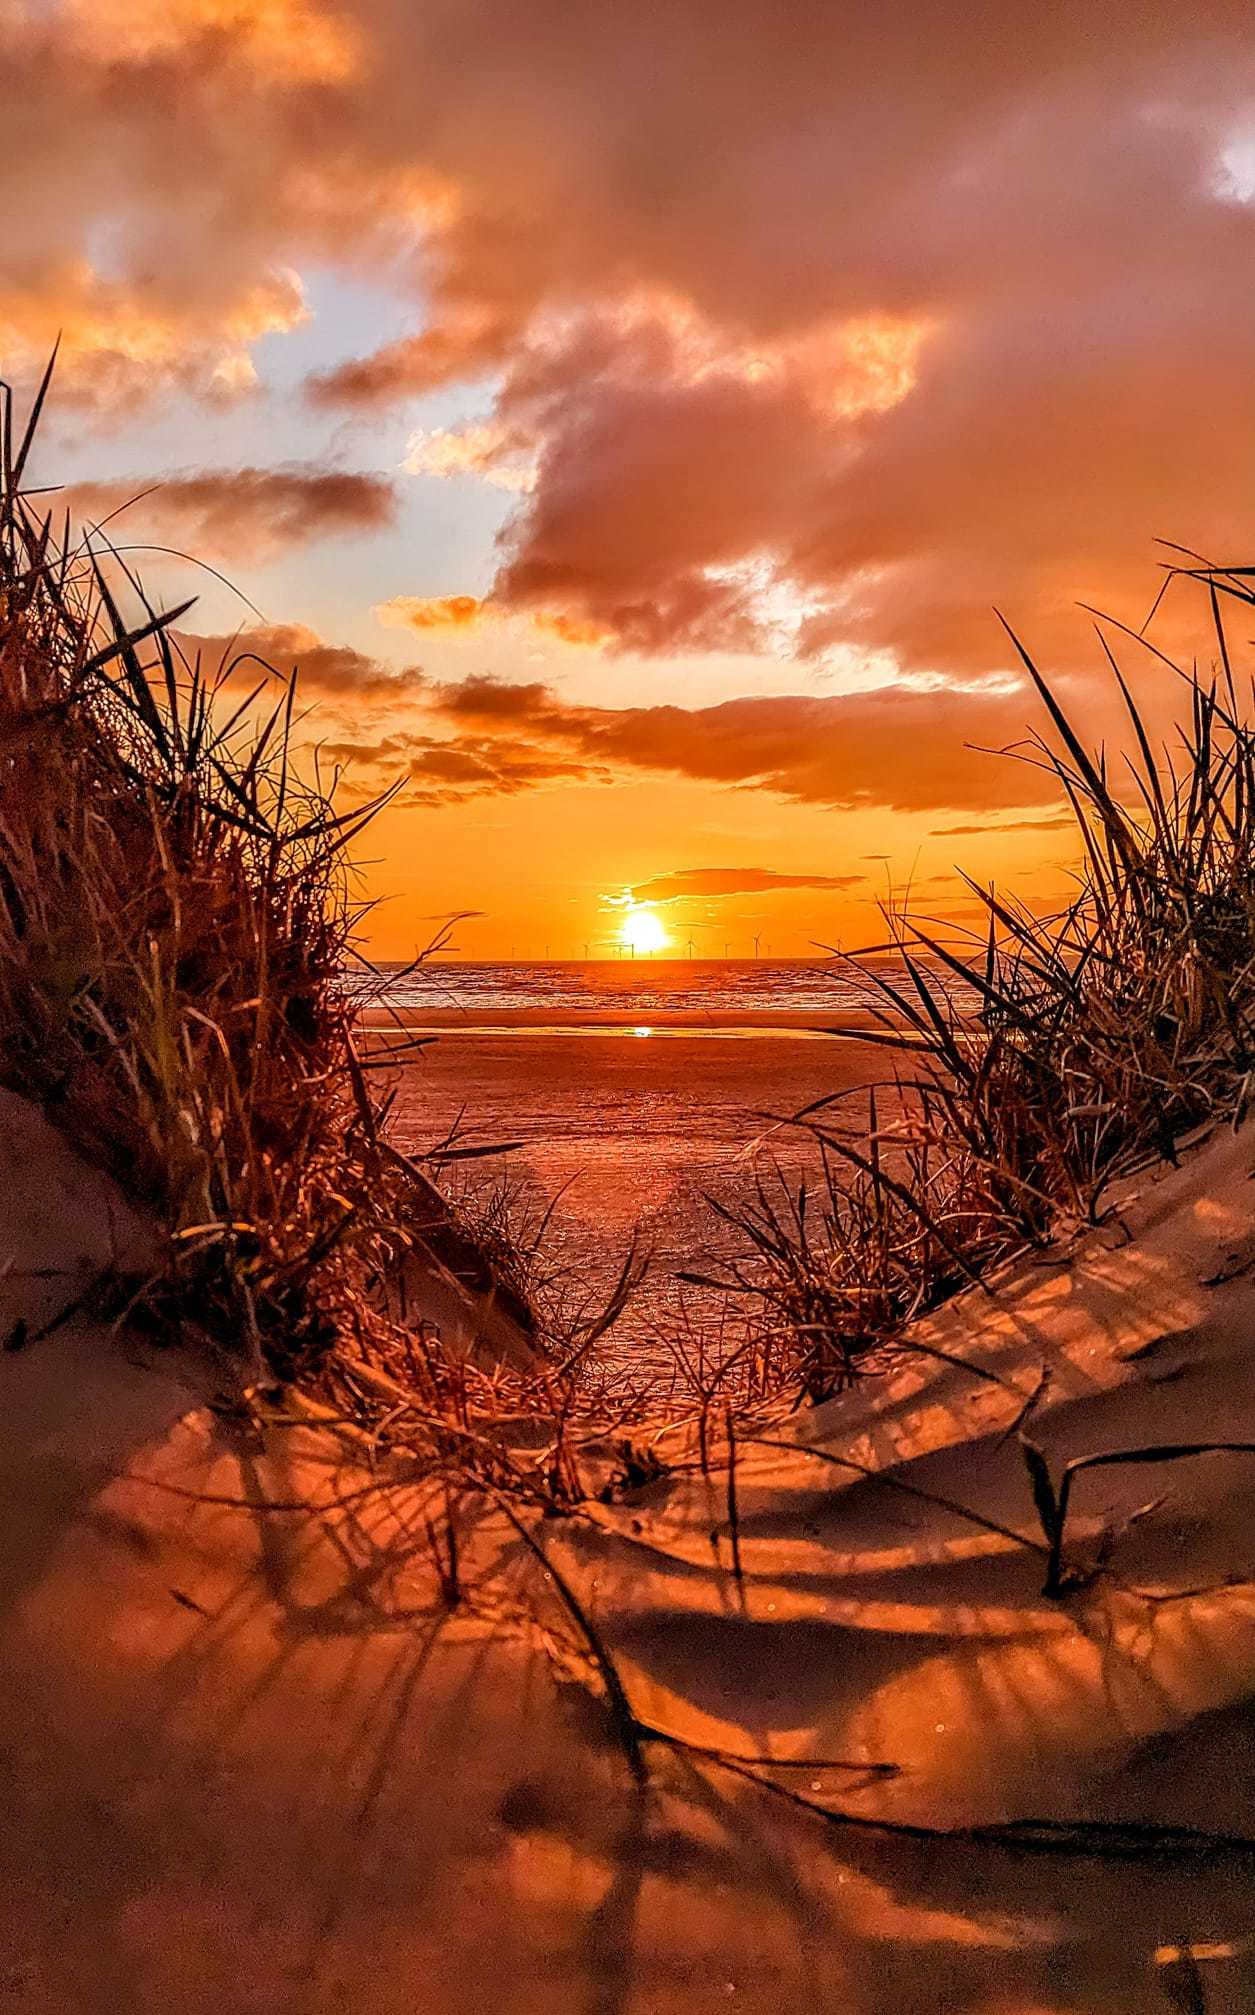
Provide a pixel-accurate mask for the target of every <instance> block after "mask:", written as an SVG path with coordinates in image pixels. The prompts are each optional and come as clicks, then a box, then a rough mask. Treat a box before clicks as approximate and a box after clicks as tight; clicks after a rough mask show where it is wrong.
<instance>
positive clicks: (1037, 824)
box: [932, 812, 1076, 839]
mask: <svg viewBox="0 0 1255 2015" xmlns="http://www.w3.org/2000/svg"><path fill="white" fill-rule="evenodd" d="M1075 830H1076V819H1075V817H1074V816H1073V814H1072V813H1071V812H1056V813H1052V814H1051V816H1050V817H1049V818H1044V819H1007V820H1001V819H999V820H997V821H995V820H993V819H991V818H990V819H978V820H977V821H975V823H973V824H970V825H959V826H934V827H933V831H932V837H933V838H934V839H952V838H956V837H957V836H958V835H959V834H960V833H962V834H964V835H968V834H972V833H981V834H984V835H987V836H989V837H990V838H994V837H996V836H997V835H998V834H999V833H1058V832H1068V831H1072V832H1075Z"/></svg>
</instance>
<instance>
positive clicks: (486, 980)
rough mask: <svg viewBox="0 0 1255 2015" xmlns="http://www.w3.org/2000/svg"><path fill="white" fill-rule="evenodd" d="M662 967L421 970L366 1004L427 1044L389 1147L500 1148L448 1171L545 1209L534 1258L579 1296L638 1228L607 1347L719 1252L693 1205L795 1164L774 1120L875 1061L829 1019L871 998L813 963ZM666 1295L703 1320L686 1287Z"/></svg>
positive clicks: (376, 1016)
mask: <svg viewBox="0 0 1255 2015" xmlns="http://www.w3.org/2000/svg"><path fill="white" fill-rule="evenodd" d="M680 971H681V981H680V985H679V986H678V988H677V989H676V991H674V992H672V991H667V992H666V993H665V994H664V990H663V985H662V984H660V981H663V978H664V976H663V975H662V974H660V973H659V972H658V971H657V969H655V968H654V967H652V965H648V966H647V965H644V964H643V963H636V964H632V963H629V962H615V963H613V964H610V963H608V962H607V963H606V964H603V965H591V966H588V967H573V968H553V967H550V968H539V969H537V968H527V967H498V968H491V969H484V968H476V969H471V970H470V971H469V972H467V971H465V970H461V969H456V968H455V969H452V970H451V969H450V968H447V967H444V968H433V969H431V972H430V975H424V977H423V985H422V992H421V995H420V996H419V997H418V998H415V997H414V995H415V992H416V989H415V988H414V986H413V981H412V980H411V981H410V982H408V983H407V984H406V986H405V987H404V988H397V989H396V992H397V993H398V994H399V995H402V996H403V997H402V998H400V999H398V1000H395V1001H393V1002H391V1003H390V1004H389V1005H388V1006H387V1007H381V1008H380V1009H377V1010H376V1011H375V1012H374V1013H373V1014H372V1015H371V1020H372V1021H373V1023H374V1024H375V1027H376V1030H377V1031H378V1032H379V1033H380V1035H381V1036H382V1033H383V1031H384V1030H385V1029H386V1028H387V1027H389V1026H391V1027H392V1028H393V1029H394V1030H395V1029H396V1026H397V1024H396V1020H395V1019H394V1017H395V1016H397V1015H399V1016H400V1017H401V1020H402V1023H403V1026H404V1028H405V1030H406V1031H407V1033H408V1034H410V1035H416V1034H418V1035H421V1034H428V1035H431V1036H432V1037H433V1038H434V1040H432V1041H431V1042H430V1044H429V1045H427V1046H426V1047H424V1048H423V1049H422V1050H421V1051H420V1052H419V1055H418V1057H417V1059H416V1060H415V1061H413V1062H410V1063H407V1064H406V1065H405V1066H404V1068H403V1069H402V1070H401V1071H400V1073H399V1082H398V1093H397V1101H396V1105H395V1108H394V1124H395V1128H396V1135H397V1139H398V1141H399V1143H400V1144H401V1145H403V1146H405V1147H406V1148H408V1149H409V1150H411V1151H423V1150H425V1149H428V1148H430V1147H431V1146H432V1144H433V1143H434V1142H437V1141H440V1140H441V1139H443V1138H444V1137H445V1136H446V1135H448V1134H449V1133H451V1132H452V1131H453V1130H454V1129H455V1128H459V1129H460V1130H459V1136H458V1137H459V1140H460V1141H461V1142H463V1143H464V1144H465V1145H468V1146H470V1145H472V1144H482V1145H485V1146H491V1145H494V1144H502V1143H506V1142H511V1143H516V1144H517V1145H515V1146H514V1147H513V1148H512V1151H511V1152H510V1153H509V1154H508V1155H505V1156H501V1157H493V1158H491V1159H487V1160H484V1161H482V1162H476V1161H473V1160H472V1161H467V1162H464V1163H460V1164H458V1165H457V1168H458V1177H459V1180H460V1181H462V1182H465V1183H468V1184H469V1185H471V1186H472V1188H474V1189H475V1190H476V1191H477V1192H478V1193H480V1194H482V1193H484V1192H485V1191H488V1190H491V1189H492V1188H493V1187H495V1186H499V1185H500V1184H501V1183H503V1182H504V1183H506V1184H508V1185H509V1186H510V1187H511V1188H512V1190H513V1191H514V1193H515V1194H516V1195H517V1197H518V1198H519V1201H520V1203H521V1204H522V1206H523V1208H524V1211H525V1213H526V1214H531V1215H532V1216H535V1215H537V1214H539V1213H541V1212H543V1211H545V1210H546V1209H548V1208H549V1207H550V1205H552V1207H553V1208H552V1215H551V1217H550V1220H549V1245H550V1251H551V1256H552V1258H553V1261H554V1263H556V1264H557V1265H559V1266H561V1267H563V1268H567V1269H569V1270H570V1271H571V1273H572V1275H573V1277H575V1278H578V1279H579V1281H580V1282H581V1283H582V1284H583V1287H584V1290H585V1291H592V1292H594V1293H595V1292H596V1291H598V1290H599V1289H602V1288H605V1289H607V1290H608V1288H609V1287H610V1285H612V1283H613V1280H614V1278H615V1276H616V1274H617V1272H618V1267H619V1264H620V1262H621V1260H622V1257H623V1255H624V1253H625V1252H626V1250H627V1248H628V1246H629V1244H630V1242H631V1240H632V1237H633V1235H634V1233H639V1235H640V1239H641V1242H642V1244H643V1246H644V1247H645V1248H646V1249H647V1250H648V1251H649V1252H650V1253H651V1255H652V1265H651V1271H650V1276H649V1279H648V1280H647V1282H646V1284H645V1287H644V1289H643V1290H642V1292H641V1294H640V1296H639V1297H638V1299H637V1301H636V1303H635V1304H634V1306H633V1307H632V1308H631V1309H630V1310H629V1311H628V1313H627V1315H626V1316H625V1317H624V1318H623V1319H622V1321H621V1322H620V1324H619V1325H617V1326H616V1329H615V1331H614V1332H613V1337H612V1339H608V1340H607V1348H610V1349H613V1351H614V1352H615V1353H616V1354H630V1355H631V1356H632V1357H633V1358H634V1359H635V1360H636V1361H637V1362H640V1361H641V1358H642V1354H643V1353H644V1354H646V1355H647V1354H648V1353H649V1352H650V1351H651V1350H652V1349H654V1348H655V1347H656V1346H655V1337H654V1332H655V1331H656V1329H657V1326H658V1323H659V1321H660V1320H662V1321H665V1320H666V1319H667V1316H668V1313H669V1311H673V1310H674V1307H675V1305H676V1302H677V1297H678V1295H679V1293H680V1289H679V1287H678V1285H677V1281H676V1275H677V1273H678V1272H679V1271H681V1270H682V1269H685V1268H691V1267H693V1266H694V1265H695V1264H700V1262H701V1261H702V1260H704V1259H707V1258H709V1256H710V1255H711V1254H714V1253H722V1254H727V1253H729V1252H731V1251H733V1250H735V1249H736V1247H737V1243H738V1241H737V1238H736V1234H735V1232H734V1231H733V1230H732V1229H731V1227H730V1226H729V1225H728V1224H727V1222H726V1220H723V1219H721V1218H720V1217H719V1215H718V1213H717V1212H716V1211H715V1210H714V1209H713V1208H712V1207H711V1203H710V1202H709V1201H708V1199H710V1198H714V1199H716V1200H717V1201H718V1202H719V1203H720V1204H722V1205H723V1206H725V1207H732V1206H734V1205H735V1204H736V1202H737V1200H738V1198H739V1197H742V1196H744V1195H745V1194H746V1193H747V1192H748V1191H749V1189H750V1188H751V1186H752V1184H753V1181H754V1179H755V1175H756V1174H761V1175H762V1176H763V1177H764V1178H765V1179H766V1180H768V1181H769V1182H772V1183H774V1182H775V1181H776V1171H777V1170H778V1171H779V1174H780V1176H782V1177H783V1178H784V1179H785V1181H787V1182H791V1183H796V1182H797V1181H798V1180H800V1179H801V1178H802V1177H803V1176H807V1175H813V1173H814V1171H815V1169H816V1165H817V1160H818V1157H817V1152H816V1149H815V1146H814V1143H813V1140H812V1139H811V1138H810V1136H809V1135H808V1134H807V1133H806V1132H805V1130H804V1129H800V1128H798V1127H796V1126H792V1125H790V1124H788V1122H789V1121H790V1120H791V1118H792V1117H793V1115H794V1114H796V1113H798V1112H800V1111H801V1110H802V1109H803V1108H805V1107H808V1106H811V1105H813V1104H814V1102H815V1101H816V1100H817V1099H823V1098H830V1097H832V1096H833V1095H835V1094H838V1093H855V1092H856V1091H857V1088H858V1087H859V1086H862V1085H864V1084H866V1083H868V1082H870V1081H873V1080H876V1079H881V1078H883V1077H885V1076H886V1075H887V1072H888V1067H889V1066H890V1065H891V1063H892V1058H891V1057H890V1056H889V1055H888V1054H887V1053H886V1052H885V1051H884V1050H883V1049H880V1048H874V1047H873V1046H872V1045H871V1044H869V1043H866V1042H860V1041H858V1040H857V1039H856V1037H855V1036H853V1035H850V1036H838V1035H834V1034H832V1033H830V1032H829V1030H830V1028H831V1027H833V1026H836V1025H837V1017H838V1016H840V1017H841V1019H842V1022H843V1023H844V1025H845V1026H848V1027H849V1028H851V1029H855V1028H857V1027H858V1026H859V1024H860V1023H863V1024H867V1023H868V1022H869V1021H870V1009H869V1006H868V1004H867V1003H866V1001H865V1000H864V999H862V998H859V997H856V996H854V995H853V994H852V993H851V991H850V990H849V988H848V987H847V986H846V985H845V984H844V983H837V984H834V983H833V981H832V979H831V977H830V976H829V975H828V974H826V973H824V972H823V970H822V969H821V970H820V971H819V972H818V973H815V974H812V973H811V972H810V970H809V969H807V968H799V967H797V966H787V967H786V966H776V965H775V964H774V963H773V962H769V961H763V962H762V963H761V964H760V966H759V967H758V969H757V970H756V969H755V967H754V965H753V964H750V963H749V962H746V963H745V964H744V965H738V966H733V967H725V966H723V964H722V962H720V964H719V965H718V966H715V965H713V964H712V966H710V967H708V968H706V969H704V970H703V969H701V968H698V969H696V978H695V979H693V980H691V981H689V983H688V984H687V986H686V985H685V983H684V976H683V969H680ZM674 973H675V969H674V968H673V969H671V970H670V971H669V972H668V973H667V975H666V980H668V981H670V982H671V983H672V984H674ZM664 984H665V982H664ZM529 995H530V998H529ZM405 996H408V997H405ZM451 996H452V998H451ZM664 999H665V1001H666V1002H668V1003H669V1004H667V1005H664V1004H663V1000H664ZM638 1017H640V1019H638ZM646 1017H647V1018H646ZM825 1017H826V1018H827V1026H825ZM851 1104H852V1107H853V1110H854V1112H856V1113H857V1112H858V1110H859V1102H858V1100H857V1099H856V1098H855V1099H852V1101H851ZM685 1298H686V1300H687V1301H688V1303H689V1304H690V1305H694V1304H697V1305H700V1306H702V1307H703V1308H705V1309H706V1311H707V1312H708V1313H717V1308H716V1304H715V1302H714V1301H712V1299H711V1298H710V1297H709V1296H703V1295H702V1293H701V1291H700V1290H693V1289H692V1288H688V1289H687V1290H685Z"/></svg>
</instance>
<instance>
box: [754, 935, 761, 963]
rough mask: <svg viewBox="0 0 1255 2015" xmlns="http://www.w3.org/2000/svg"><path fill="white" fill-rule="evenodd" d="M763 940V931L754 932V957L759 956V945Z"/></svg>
mask: <svg viewBox="0 0 1255 2015" xmlns="http://www.w3.org/2000/svg"><path fill="white" fill-rule="evenodd" d="M762 941H763V934H762V932H761V931H755V933H754V957H755V958H757V957H758V947H759V945H760V944H761V943H762Z"/></svg>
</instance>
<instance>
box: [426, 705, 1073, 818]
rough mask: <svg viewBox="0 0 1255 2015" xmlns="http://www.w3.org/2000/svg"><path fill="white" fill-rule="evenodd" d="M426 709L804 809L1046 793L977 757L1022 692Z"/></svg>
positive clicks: (1017, 737) (606, 761) (1020, 714)
mask: <svg viewBox="0 0 1255 2015" xmlns="http://www.w3.org/2000/svg"><path fill="white" fill-rule="evenodd" d="M1064 690H1065V693H1066V688H1064ZM426 703H427V705H428V707H429V708H430V709H431V710H432V711H433V712H434V713H436V714H438V715H441V716H443V717H444V718H445V719H446V720H448V721H450V722H451V723H453V724H454V725H455V726H457V727H459V728H462V729H464V730H466V731H468V732H472V733H473V736H474V737H475V739H474V740H473V742H472V743H471V744H469V745H470V746H473V747H474V748H475V749H476V750H477V751H482V749H483V748H484V747H486V746H488V745H489V744H490V743H491V739H492V735H493V733H494V731H505V730H508V731H509V733H510V735H511V736H512V737H513V738H514V739H515V745H516V746H517V745H518V740H519V738H521V737H523V736H526V737H527V739H528V741H529V742H530V743H531V744H532V745H534V746H536V747H537V748H544V747H548V748H560V749H563V750H566V751H569V752H570V753H571V754H573V755H574V756H576V757H578V758H579V759H580V760H581V761H583V762H585V763H587V764H589V765H593V766H599V767H600V768H601V770H602V771H603V772H607V773H617V774H619V775H625V774H631V773H634V772H636V773H640V772H645V773H652V774H655V775H670V776H676V777H682V778H688V779H690V780H693V781H696V782H703V783H714V784H726V785H729V786H739V787H742V788H749V787H753V788H756V789H760V790H766V791H770V792H773V793H774V794H775V795H777V796H779V797H781V798H787V799H794V800H797V801H800V802H803V803H810V804H824V805H832V806H834V807H836V806H845V807H850V806H860V805H864V806H866V805H876V806H887V807H892V808H895V809H897V810H901V811H942V810H952V811H962V810H969V809H971V810H975V809H978V808H983V807H984V806H986V805H989V804H1003V805H1010V806H1015V805H1036V804H1040V803H1041V802H1042V800H1043V799H1044V798H1048V797H1049V796H1050V795H1051V791H1050V787H1049V785H1048V784H1044V783H1043V782H1042V779H1041V777H1040V774H1039V772H1038V771H1037V770H1035V769H1033V768H1031V767H1029V766H1028V765H1027V764H1023V763H1018V762H1014V761H1011V760H1006V759H1000V758H998V757H997V756H992V755H987V754H983V753H981V752H980V751H981V749H983V748H988V747H993V748H1001V747H1004V746H1006V745H1008V744H1011V743H1015V742H1017V741H1021V740H1022V739H1023V737H1024V734H1025V731H1026V727H1027V724H1028V723H1029V722H1030V721H1031V720H1033V719H1034V718H1036V710H1035V706H1034V702H1033V700H1032V698H1031V696H1030V694H1029V693H1028V691H1027V690H1026V689H1022V688H1011V689H1007V688H1005V687H999V688H988V687H968V688H942V689H940V690H938V689H935V688H929V687H915V686H906V685H892V686H885V687H880V688H876V689H873V690H871V691H864V692H855V693H841V694H826V695H813V694H773V695H769V696H763V697H759V698H749V699H736V700H725V701H722V702H720V703H718V704H716V705H713V706H706V707H680V706H650V707H621V708H614V707H586V706H579V705H575V704H571V703H569V702H567V701H564V700H562V699H560V698H559V697H558V696H557V695H556V694H555V693H553V691H552V690H551V689H550V688H548V687H547V686H545V685H543V684H540V683H538V682H534V681H532V682H526V683H517V684H516V683H511V682H509V681H505V680H495V679H490V678H485V677H483V676H475V677H472V678H468V679H465V680H461V681H458V682H455V683H449V684H443V685H440V684H433V685H432V686H431V687H430V688H429V689H428V691H427V693H426ZM969 744H974V745H979V746H969ZM456 745H457V744H454V746H456Z"/></svg>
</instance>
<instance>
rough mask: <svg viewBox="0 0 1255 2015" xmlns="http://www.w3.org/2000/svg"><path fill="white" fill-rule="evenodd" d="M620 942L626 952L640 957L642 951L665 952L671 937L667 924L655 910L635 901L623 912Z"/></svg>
mask: <svg viewBox="0 0 1255 2015" xmlns="http://www.w3.org/2000/svg"><path fill="white" fill-rule="evenodd" d="M619 942H620V944H621V945H622V946H623V948H624V950H625V951H626V952H628V953H629V954H635V955H636V956H638V957H639V956H640V954H641V953H642V952H646V953H648V952H665V951H666V949H667V946H668V945H669V944H670V943H671V939H670V937H669V936H668V935H667V926H666V925H665V924H664V922H663V920H662V918H661V917H660V916H658V915H657V913H656V912H655V911H654V910H651V909H647V908H646V907H645V905H644V904H643V903H633V904H632V905H631V907H630V908H629V909H626V910H624V912H623V921H622V923H621V924H620V925H619Z"/></svg>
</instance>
